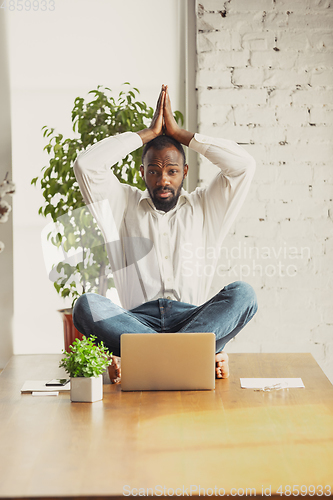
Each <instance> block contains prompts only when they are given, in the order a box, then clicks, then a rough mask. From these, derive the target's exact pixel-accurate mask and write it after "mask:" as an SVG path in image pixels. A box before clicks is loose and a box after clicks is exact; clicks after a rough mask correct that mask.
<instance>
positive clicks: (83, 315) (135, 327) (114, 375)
mask: <svg viewBox="0 0 333 500" xmlns="http://www.w3.org/2000/svg"><path fill="white" fill-rule="evenodd" d="M256 311H257V300H256V296H255V292H254V291H253V289H252V287H251V286H250V285H248V284H247V283H244V282H243V281H236V282H234V283H231V284H230V285H227V286H226V287H224V288H223V289H222V290H221V291H220V292H219V293H217V294H216V295H215V296H214V297H213V298H212V299H210V300H209V301H207V302H205V303H204V304H202V305H201V306H194V305H191V304H187V303H184V302H177V301H171V300H167V299H157V300H154V301H151V302H146V303H145V304H142V305H141V306H138V307H137V308H134V309H131V310H130V311H127V310H125V309H123V308H121V307H119V306H117V305H116V304H114V303H113V302H112V301H111V300H109V299H107V298H106V297H102V296H100V295H97V294H92V293H89V294H85V295H82V296H81V297H80V298H79V299H78V300H77V302H76V304H75V307H74V311H73V322H74V325H75V327H76V328H77V329H78V330H79V331H80V332H81V333H82V334H84V335H85V336H89V335H96V337H97V339H98V341H101V340H102V341H103V342H104V344H105V345H106V346H107V347H108V349H109V350H110V351H112V352H113V361H112V365H111V367H110V369H109V373H110V378H111V380H112V379H114V380H116V379H119V378H120V374H121V372H120V359H119V356H120V336H121V334H122V333H124V332H126V333H160V332H165V333H167V332H193V333H194V332H213V333H215V336H216V356H215V361H216V377H217V378H227V377H228V376H229V367H228V355H227V354H226V353H225V352H223V348H224V346H225V344H226V343H227V342H228V341H229V340H231V339H232V338H233V337H235V335H237V333H238V332H239V331H240V330H241V329H242V328H244V326H245V325H246V324H247V323H248V322H249V321H250V320H251V318H252V317H253V316H254V314H255V313H256Z"/></svg>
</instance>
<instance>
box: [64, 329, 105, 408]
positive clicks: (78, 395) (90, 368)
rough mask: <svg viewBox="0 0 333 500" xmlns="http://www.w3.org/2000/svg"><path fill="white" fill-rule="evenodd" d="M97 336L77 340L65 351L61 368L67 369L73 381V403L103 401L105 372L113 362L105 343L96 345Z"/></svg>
mask: <svg viewBox="0 0 333 500" xmlns="http://www.w3.org/2000/svg"><path fill="white" fill-rule="evenodd" d="M95 340H96V337H95V335H91V336H90V337H89V338H87V337H85V336H84V335H83V336H82V340H81V339H78V338H77V339H76V340H75V341H74V342H73V344H72V345H71V346H70V348H69V352H66V351H64V350H63V353H64V354H65V357H64V358H63V359H62V360H61V361H60V363H59V367H60V368H65V371H66V372H67V373H68V374H69V376H70V379H71V401H72V402H81V403H82V402H83V403H94V402H95V401H100V400H101V399H103V377H102V374H103V372H104V371H105V370H106V369H107V367H108V366H109V365H110V364H111V362H112V353H109V351H108V349H107V348H106V347H105V346H104V344H103V342H101V343H100V344H99V345H95V344H94V342H95Z"/></svg>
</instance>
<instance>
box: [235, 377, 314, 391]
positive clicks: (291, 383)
mask: <svg viewBox="0 0 333 500" xmlns="http://www.w3.org/2000/svg"><path fill="white" fill-rule="evenodd" d="M240 383H241V387H242V389H261V390H264V389H267V388H271V390H274V389H278V388H280V389H284V388H285V389H289V388H294V387H303V388H304V387H305V386H304V384H303V381H302V379H301V378H241V379H240ZM274 386H275V387H274Z"/></svg>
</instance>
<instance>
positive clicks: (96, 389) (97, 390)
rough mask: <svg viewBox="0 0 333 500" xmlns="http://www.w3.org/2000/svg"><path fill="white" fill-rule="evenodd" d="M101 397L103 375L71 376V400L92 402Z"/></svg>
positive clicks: (74, 401)
mask: <svg viewBox="0 0 333 500" xmlns="http://www.w3.org/2000/svg"><path fill="white" fill-rule="evenodd" d="M101 399H103V376H102V375H100V376H99V377H74V378H71V401H72V402H73V403H94V402H95V401H100V400H101Z"/></svg>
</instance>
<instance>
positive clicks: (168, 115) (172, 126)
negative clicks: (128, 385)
mask: <svg viewBox="0 0 333 500" xmlns="http://www.w3.org/2000/svg"><path fill="white" fill-rule="evenodd" d="M163 115H164V129H165V130H164V131H165V134H166V135H168V136H170V137H173V138H174V139H175V140H176V141H178V142H180V143H181V144H184V145H185V146H188V145H189V144H190V142H191V140H192V139H193V137H194V134H193V133H192V132H188V131H187V130H185V129H183V128H180V127H179V125H178V123H177V122H176V120H175V119H174V116H173V113H172V109H171V101H170V96H169V91H168V86H167V85H166V87H165V100H164V109H163Z"/></svg>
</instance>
